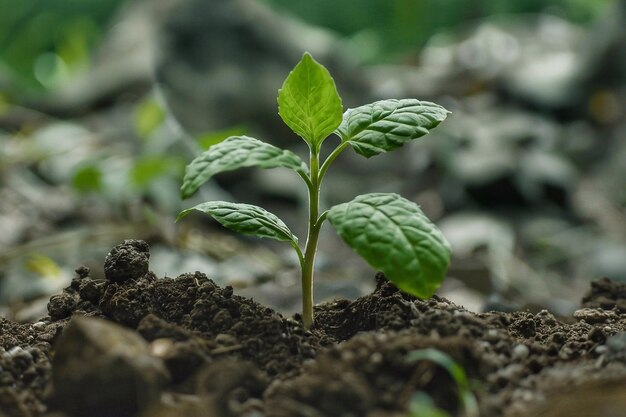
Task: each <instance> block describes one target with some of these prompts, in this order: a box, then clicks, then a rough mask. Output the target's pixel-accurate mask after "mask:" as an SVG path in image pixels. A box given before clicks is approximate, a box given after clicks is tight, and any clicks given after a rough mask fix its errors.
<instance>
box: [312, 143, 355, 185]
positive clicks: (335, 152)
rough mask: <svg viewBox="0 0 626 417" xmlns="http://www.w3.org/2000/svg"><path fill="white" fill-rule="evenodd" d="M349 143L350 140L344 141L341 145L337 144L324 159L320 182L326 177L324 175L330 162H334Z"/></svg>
mask: <svg viewBox="0 0 626 417" xmlns="http://www.w3.org/2000/svg"><path fill="white" fill-rule="evenodd" d="M348 145H349V143H348V142H342V143H341V144H340V145H339V146H337V147H336V148H335V149H334V150H333V151H332V152H331V153H330V155H328V158H326V160H325V161H324V163H323V164H322V168H321V169H320V173H319V183H321V182H322V179H323V178H324V175H326V171H328V167H330V164H332V163H333V161H334V160H335V158H337V157H338V156H339V154H340V153H341V152H343V150H344V149H346V148H347V147H348Z"/></svg>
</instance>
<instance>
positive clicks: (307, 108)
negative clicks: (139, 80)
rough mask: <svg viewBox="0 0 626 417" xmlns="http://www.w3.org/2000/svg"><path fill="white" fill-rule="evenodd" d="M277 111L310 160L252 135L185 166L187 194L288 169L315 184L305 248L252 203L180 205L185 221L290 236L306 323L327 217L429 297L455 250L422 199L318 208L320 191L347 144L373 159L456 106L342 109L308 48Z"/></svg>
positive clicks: (397, 278)
mask: <svg viewBox="0 0 626 417" xmlns="http://www.w3.org/2000/svg"><path fill="white" fill-rule="evenodd" d="M278 113H279V115H280V117H281V118H282V119H283V121H284V122H285V123H286V124H287V126H289V127H290V128H291V130H293V131H294V132H295V133H296V134H297V135H298V136H300V137H301V138H302V139H304V141H305V142H306V143H307V145H308V146H309V164H308V165H307V164H306V163H304V162H303V161H302V160H301V159H300V158H299V157H298V156H297V155H295V154H294V153H293V152H291V151H288V150H283V149H280V148H277V147H276V146H273V145H270V144H268V143H265V142H261V141H260V140H257V139H254V138H251V137H247V136H231V137H229V138H228V139H226V140H224V141H223V142H220V143H218V144H215V145H213V146H211V147H210V148H209V149H208V150H207V151H206V152H204V153H203V154H201V155H200V156H198V157H197V158H196V159H194V160H193V161H192V162H191V163H190V164H189V165H188V166H187V168H186V171H185V176H184V179H183V185H182V188H181V195H182V198H183V199H186V198H188V197H190V196H192V195H193V194H194V193H195V192H196V191H197V190H198V188H199V187H200V186H201V185H202V184H204V183H205V182H206V181H208V180H209V179H210V178H211V177H213V176H214V175H216V174H219V173H221V172H225V171H231V170H234V169H237V168H242V167H251V166H257V167H260V168H277V167H284V168H290V169H291V170H293V171H295V172H296V173H297V174H298V175H299V176H300V177H301V178H302V180H303V181H304V183H305V184H306V187H307V190H308V197H309V221H308V234H307V239H306V244H305V246H304V247H303V248H301V247H300V245H299V243H298V238H297V237H296V236H295V235H294V234H293V233H291V231H290V230H289V228H288V227H287V226H286V225H285V223H283V222H282V221H281V220H280V219H279V218H278V217H277V216H275V215H274V214H272V213H269V212H267V211H266V210H264V209H262V208H261V207H257V206H253V205H250V204H240V203H230V202H226V201H209V202H206V203H202V204H198V205H197V206H195V207H191V208H189V209H187V210H184V211H182V212H181V213H180V214H179V215H178V219H180V218H182V217H184V216H185V215H187V214H188V213H189V212H190V211H192V210H198V211H201V212H203V213H206V214H208V215H210V216H211V217H213V218H214V219H215V220H217V221H218V222H219V223H221V224H222V225H223V226H225V227H227V228H229V229H231V230H234V231H236V232H239V233H243V234H247V235H254V236H258V237H266V238H270V239H275V240H280V241H286V242H289V243H290V244H291V246H292V247H293V249H294V250H295V251H296V253H297V255H298V259H299V261H300V267H301V270H302V321H303V324H304V326H305V327H306V328H309V327H310V326H311V324H312V323H313V270H314V262H315V253H316V251H317V242H318V237H319V233H320V229H321V227H322V224H323V223H324V221H325V220H326V219H328V220H329V221H330V223H331V224H332V226H333V227H334V228H335V229H336V230H337V232H338V233H339V236H341V237H342V238H343V240H344V241H345V242H346V243H347V244H348V245H349V246H351V247H352V249H354V250H355V251H356V252H357V253H358V254H359V255H361V256H362V257H363V258H364V259H365V260H366V261H367V262H368V263H369V264H370V265H371V266H372V267H373V268H376V269H378V270H380V271H382V272H384V273H385V275H386V276H387V278H388V279H390V280H391V281H392V282H393V283H394V284H396V285H397V286H398V287H399V288H400V289H402V290H403V291H406V292H407V293H410V294H413V295H415V296H417V297H420V298H428V297H430V296H431V295H432V294H433V293H434V292H435V290H436V289H437V288H438V287H439V285H440V283H441V281H442V280H443V278H444V275H445V273H446V270H447V268H448V263H449V261H450V246H449V244H448V242H447V241H446V239H445V238H444V236H443V235H442V234H441V232H440V231H439V230H438V229H437V228H436V227H435V226H434V225H433V224H432V223H431V222H430V221H429V220H428V218H427V217H426V216H425V215H424V213H422V211H421V210H420V209H419V207H418V206H417V205H416V204H414V203H413V202H411V201H409V200H407V199H405V198H403V197H401V196H399V195H397V194H386V193H373V194H365V195H360V196H358V197H356V198H355V199H353V200H352V201H349V202H347V203H343V204H339V205H336V206H334V207H331V208H330V209H329V210H326V211H323V212H321V213H320V207H319V205H320V204H319V200H320V199H319V195H320V187H321V185H322V180H323V179H324V176H325V175H326V173H327V172H328V168H329V167H330V165H331V164H332V163H333V161H334V160H335V159H336V158H337V156H339V154H341V152H343V151H344V150H345V149H346V148H347V147H349V146H351V147H352V148H353V149H354V150H355V151H356V152H357V153H358V154H360V155H363V156H364V157H366V158H369V157H372V156H374V155H378V154H381V153H383V152H387V151H392V150H394V149H397V148H399V147H401V146H402V145H404V144H405V143H407V142H409V141H411V140H413V139H417V138H419V137H421V136H424V135H425V134H427V133H428V132H429V131H430V130H431V129H433V128H435V127H436V126H437V125H439V123H441V122H442V121H443V120H444V119H445V118H446V116H447V115H448V113H449V112H448V111H447V110H446V109H444V108H443V107H441V106H439V105H437V104H434V103H430V102H426V101H419V100H415V99H404V100H382V101H377V102H375V103H371V104H367V105H364V106H361V107H357V108H354V109H348V110H347V111H346V112H345V113H343V108H342V104H341V98H340V97H339V94H338V93H337V89H336V87H335V82H334V80H333V78H332V77H331V75H330V73H329V72H328V70H327V69H326V68H324V67H323V66H322V65H321V64H319V63H318V62H317V61H315V60H314V59H313V58H312V57H311V55H309V54H308V53H305V54H304V55H303V57H302V59H301V60H300V62H299V63H298V64H297V65H296V67H295V68H294V69H293V70H292V71H291V72H290V73H289V75H288V76H287V79H286V80H285V82H284V83H283V86H282V88H281V89H280V90H279V92H278ZM333 133H334V134H336V135H337V136H339V138H340V139H341V142H340V143H339V144H338V145H337V146H336V147H335V148H334V150H332V151H331V152H330V153H329V154H328V156H327V157H326V158H325V159H324V160H323V162H322V161H321V160H320V150H321V147H322V143H323V142H324V140H325V139H326V138H327V137H328V136H330V135H331V134H333ZM178 219H177V220H178Z"/></svg>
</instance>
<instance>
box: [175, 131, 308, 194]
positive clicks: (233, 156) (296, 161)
mask: <svg viewBox="0 0 626 417" xmlns="http://www.w3.org/2000/svg"><path fill="white" fill-rule="evenodd" d="M251 166H258V167H261V168H277V167H285V168H291V169H293V170H294V171H296V172H300V173H305V174H306V173H307V172H308V171H307V167H306V165H305V164H304V162H302V160H301V159H300V158H299V157H298V156H297V155H296V154H294V153H293V152H291V151H287V150H283V149H280V148H277V147H276V146H273V145H270V144H269V143H265V142H261V141H260V140H258V139H254V138H250V137H247V136H232V137H230V138H228V139H226V140H225V141H223V142H220V143H218V144H216V145H213V146H211V147H210V148H209V149H208V150H207V151H205V152H204V153H202V154H201V155H200V156H198V157H197V158H196V159H194V160H193V161H192V162H191V163H190V164H189V165H188V166H187V168H186V169H185V177H184V178H183V186H182V187H181V195H182V198H183V199H185V198H188V197H191V196H192V195H193V194H194V193H195V192H196V191H197V190H198V188H200V186H201V185H202V184H204V183H205V182H207V181H208V180H209V179H211V177H212V176H214V175H215V174H219V173H220V172H226V171H232V170H234V169H237V168H243V167H251Z"/></svg>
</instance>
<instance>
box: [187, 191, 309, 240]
mask: <svg viewBox="0 0 626 417" xmlns="http://www.w3.org/2000/svg"><path fill="white" fill-rule="evenodd" d="M192 210H198V211H201V212H203V213H206V214H208V215H209V216H211V217H213V218H214V219H215V220H217V221H218V222H219V223H220V224H221V225H222V226H224V227H226V228H228V229H230V230H233V231H235V232H238V233H242V234H244V235H253V236H257V237H267V238H270V239H275V240H281V241H291V242H294V243H297V242H298V238H296V237H295V236H294V235H293V233H291V230H289V228H288V227H287V226H286V225H285V223H283V221H282V220H280V219H279V218H278V217H277V216H276V215H274V214H272V213H270V212H269V211H266V210H265V209H262V208H261V207H257V206H253V205H251V204H241V203H229V202H227V201H209V202H207V203H201V204H198V205H197V206H194V207H192V208H189V209H187V210H183V211H181V212H180V214H179V215H178V217H177V218H176V221H178V220H180V219H182V218H183V217H185V216H186V215H187V214H189V212H191V211H192Z"/></svg>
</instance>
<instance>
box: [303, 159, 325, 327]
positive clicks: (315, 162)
mask: <svg viewBox="0 0 626 417" xmlns="http://www.w3.org/2000/svg"><path fill="white" fill-rule="evenodd" d="M310 169H311V187H309V231H308V235H307V241H306V247H305V250H304V260H303V263H302V322H303V324H304V328H305V329H308V328H310V327H311V325H312V324H313V268H314V264H315V253H316V252H317V241H318V238H319V234H320V228H321V226H322V222H320V221H318V220H319V219H318V215H319V192H320V176H319V173H320V161H319V154H318V153H316V152H313V151H312V152H311V159H310Z"/></svg>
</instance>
